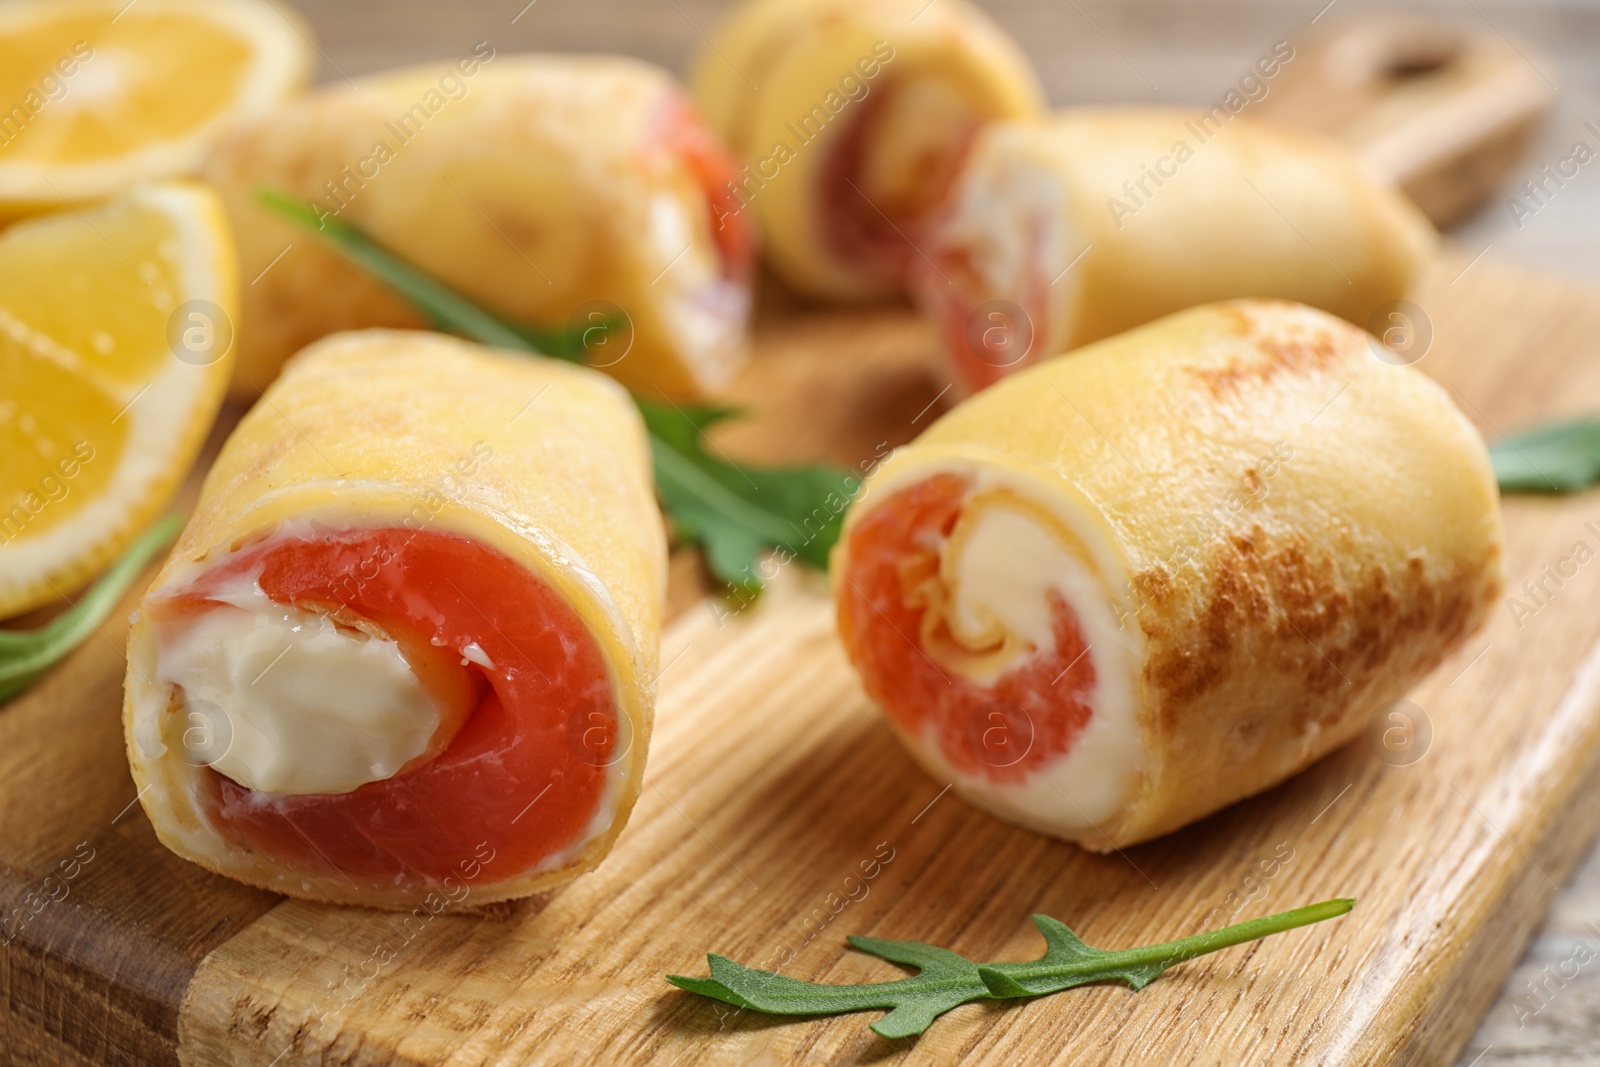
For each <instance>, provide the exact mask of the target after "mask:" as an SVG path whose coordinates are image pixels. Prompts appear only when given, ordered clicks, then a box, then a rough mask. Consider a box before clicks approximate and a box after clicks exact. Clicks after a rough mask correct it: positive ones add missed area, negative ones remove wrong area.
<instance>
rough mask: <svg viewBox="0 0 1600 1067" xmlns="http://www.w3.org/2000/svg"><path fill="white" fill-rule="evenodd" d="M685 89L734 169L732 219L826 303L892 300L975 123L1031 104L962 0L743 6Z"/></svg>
mask: <svg viewBox="0 0 1600 1067" xmlns="http://www.w3.org/2000/svg"><path fill="white" fill-rule="evenodd" d="M693 84H694V93H695V99H696V101H697V102H698V103H699V105H700V108H701V110H702V112H704V114H705V115H706V117H707V119H708V120H709V121H710V122H711V124H712V125H713V126H714V127H715V128H716V129H717V131H718V132H719V133H720V134H722V136H723V137H724V138H725V139H726V140H727V142H728V144H729V145H730V146H732V148H733V150H734V151H735V152H736V153H737V154H738V155H739V156H740V157H741V159H742V160H743V161H744V163H745V166H744V169H743V170H742V171H741V172H740V173H739V175H738V176H737V177H736V178H735V180H734V183H733V186H732V190H731V191H732V194H733V200H734V204H733V207H732V210H731V211H730V215H729V221H733V220H735V219H737V218H739V217H743V216H753V217H754V218H755V219H757V220H759V226H758V227H757V228H758V230H759V232H760V234H761V240H762V248H763V251H764V253H765V255H766V257H767V259H768V261H769V262H770V264H771V265H772V267H773V268H774V269H775V270H776V271H777V273H778V275H779V276H780V277H782V278H783V280H784V281H785V282H786V283H788V284H789V285H790V286H791V287H792V288H794V289H795V290H797V291H799V292H802V293H805V294H808V295H813V296H819V297H828V298H834V299H862V298H872V297H880V296H884V295H888V294H893V293H898V292H900V291H902V289H903V287H904V280H905V271H906V268H907V266H908V264H909V262H910V260H911V259H912V258H913V257H915V256H916V254H917V253H916V252H915V250H914V248H913V245H912V243H911V242H913V241H917V240H919V237H918V233H919V231H920V230H921V227H922V225H923V223H924V221H925V220H926V219H927V218H928V216H929V214H930V213H931V212H932V211H933V210H934V209H935V208H937V207H938V205H939V204H940V203H941V201H943V199H944V197H945V195H946V194H947V192H948V191H949V185H950V182H951V181H952V179H953V178H954V177H955V174H956V172H957V170H958V169H959V167H960V164H961V160H962V158H963V156H964V155H965V154H966V152H967V149H968V147H969V146H970V144H971V142H972V139H973V137H974V136H975V135H976V134H977V131H978V129H979V127H980V126H981V125H982V124H984V123H985V122H988V121H990V120H993V119H998V118H1009V117H1016V116H1027V115H1034V114H1037V113H1038V112H1039V110H1040V109H1041V107H1042V106H1043V104H1042V99H1043V97H1042V93H1041V91H1040V89H1039V86H1038V82H1037V80H1036V79H1035V77H1034V74H1033V71H1032V69H1031V68H1030V67H1029V66H1028V61H1027V59H1026V58H1025V57H1024V56H1023V54H1022V52H1021V50H1020V49H1018V47H1017V46H1016V44H1015V43H1014V42H1013V41H1012V40H1011V39H1010V38H1008V37H1007V36H1006V35H1005V34H1004V33H1003V32H1002V31H1001V30H1000V29H999V27H997V26H996V25H995V24H994V23H993V22H991V21H990V20H989V18H988V16H987V15H985V14H984V13H983V12H982V11H980V10H979V9H978V8H976V7H973V6H972V5H970V4H968V3H965V2H963V0H939V2H938V3H935V4H928V3H926V2H925V0H753V2H751V3H747V4H745V5H744V6H742V7H740V8H738V9H736V10H735V11H734V13H733V15H732V16H731V17H730V18H729V19H728V21H727V22H726V24H725V25H724V26H723V27H722V29H721V31H720V32H719V33H718V35H717V37H716V39H715V42H714V46H713V47H712V48H710V49H708V50H706V51H705V52H704V53H702V55H701V57H700V60H699V63H698V65H697V67H696V71H695V75H694V78H693Z"/></svg>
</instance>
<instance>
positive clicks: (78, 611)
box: [0, 515, 183, 700]
mask: <svg viewBox="0 0 1600 1067" xmlns="http://www.w3.org/2000/svg"><path fill="white" fill-rule="evenodd" d="M182 528H183V517H182V516H181V515H168V516H167V517H166V518H164V519H161V520H160V521H159V522H157V523H156V524H155V525H154V526H151V527H150V528H149V529H148V530H146V531H145V532H144V533H142V534H140V535H139V537H138V538H137V539H136V540H135V541H134V542H133V544H131V545H129V546H128V548H127V551H125V552H123V554H122V556H121V557H120V558H119V559H118V560H117V561H116V562H115V563H113V564H112V565H111V567H110V569H109V570H107V571H106V572H105V573H104V574H103V575H101V576H100V579H99V580H98V581H96V582H95V583H94V585H93V586H91V587H90V588H89V591H88V592H86V593H85V594H84V595H83V596H82V597H80V598H79V599H78V602H77V603H76V604H72V605H69V606H68V608H67V609H66V610H64V611H62V612H61V614H59V615H57V616H56V617H55V618H53V619H51V620H50V621H49V622H48V623H46V624H45V625H43V626H41V627H39V628H37V629H34V630H0V700H9V699H11V698H12V697H13V696H16V695H17V694H18V693H20V692H22V691H23V690H24V689H26V688H28V686H30V685H32V684H33V683H34V682H35V681H37V680H38V678H39V676H40V675H42V674H43V673H44V672H45V671H46V670H47V669H49V668H50V667H51V666H52V665H53V664H55V663H56V662H58V661H59V660H61V659H62V657H64V656H66V654H67V653H69V652H71V651H72V650H73V649H74V648H77V647H78V645H79V644H81V643H82V642H83V640H84V638H86V637H88V636H89V635H90V634H91V633H93V632H94V629H95V627H97V626H99V625H100V623H101V622H103V621H104V620H105V617H106V616H107V615H108V614H110V613H111V609H112V608H114V607H116V606H117V603H118V602H119V601H121V599H122V597H123V594H125V593H126V592H127V591H128V587H129V586H130V585H132V584H133V580H134V579H135V578H137V577H138V576H139V573H140V572H141V571H143V570H144V568H145V566H146V565H147V564H148V563H149V562H150V561H151V560H152V559H153V558H155V556H156V555H157V554H158V553H159V552H161V550H162V549H164V548H166V547H167V545H169V544H170V543H171V542H172V539H173V538H175V537H177V536H178V531H179V530H181V529H182Z"/></svg>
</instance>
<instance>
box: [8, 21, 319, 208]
mask: <svg viewBox="0 0 1600 1067" xmlns="http://www.w3.org/2000/svg"><path fill="white" fill-rule="evenodd" d="M311 47H312V46H311V39H310V37H309V36H307V35H306V31H305V29H304V28H303V26H302V25H301V23H300V21H299V19H298V18H297V17H296V16H294V15H292V14H290V13H288V12H287V11H285V10H283V9H281V8H279V7H276V6H275V5H273V4H271V3H268V2H266V0H131V2H130V0H6V2H0V216H9V217H15V216H17V215H21V214H26V213H29V212H34V211H40V210H47V209H49V208H51V207H54V206H58V205H62V204H70V203H78V204H80V206H81V204H82V203H83V202H85V201H90V200H95V199H99V198H102V197H106V196H109V195H111V194H113V193H115V192H117V191H118V190H120V189H123V188H126V187H127V186H128V185H130V184H132V183H133V182H135V181H139V180H143V179H150V178H167V177H173V176H177V175H184V174H188V173H190V172H192V171H194V170H195V169H196V168H198V167H199V165H200V162H201V159H202V158H203V156H204V155H205V152H206V150H207V149H208V148H209V146H210V144H211V142H212V140H213V139H214V138H215V137H216V136H217V135H218V134H219V133H220V132H221V131H222V130H223V129H224V128H225V127H226V126H228V125H230V124H232V123H233V122H235V121H237V120H239V119H240V118H243V117H246V116H250V115H254V114H256V113H259V112H260V111H262V110H264V109H266V108H268V107H270V106H271V105H273V104H274V103H276V102H277V101H279V100H281V99H283V98H284V97H285V96H287V95H288V94H289V93H291V92H293V91H294V90H296V89H298V88H299V87H300V86H302V85H303V84H304V83H305V82H306V80H307V78H308V76H309V73H310V69H311V63H310V51H311Z"/></svg>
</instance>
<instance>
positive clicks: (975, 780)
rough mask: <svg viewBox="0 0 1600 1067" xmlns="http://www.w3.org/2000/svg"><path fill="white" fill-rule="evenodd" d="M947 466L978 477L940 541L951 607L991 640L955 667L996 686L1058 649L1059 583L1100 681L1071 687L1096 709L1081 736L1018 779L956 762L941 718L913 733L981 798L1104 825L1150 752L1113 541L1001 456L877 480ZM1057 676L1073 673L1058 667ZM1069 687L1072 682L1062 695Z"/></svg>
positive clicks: (976, 638)
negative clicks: (1109, 549)
mask: <svg viewBox="0 0 1600 1067" xmlns="http://www.w3.org/2000/svg"><path fill="white" fill-rule="evenodd" d="M939 473H954V474H958V475H961V476H964V477H966V478H968V479H969V480H970V482H971V485H972V488H971V490H970V492H969V495H968V497H967V502H966V505H965V507H964V510H963V514H962V516H961V518H960V519H959V520H958V521H957V524H956V528H955V529H954V530H952V532H951V535H950V536H949V537H948V538H945V539H944V540H943V542H942V544H941V545H940V563H939V567H940V580H941V582H942V583H943V585H944V587H945V590H946V593H945V596H944V602H943V604H942V611H943V613H944V617H945V621H946V623H947V625H948V629H949V633H950V634H951V636H952V637H954V638H955V639H956V640H957V641H958V642H959V643H961V644H963V645H967V647H968V648H969V649H972V650H982V649H989V650H991V651H990V654H989V655H987V656H980V657H976V658H974V659H972V660H964V661H961V662H957V663H954V664H951V663H946V664H945V665H944V666H946V667H947V668H948V667H951V666H954V667H956V668H957V669H959V670H960V672H961V673H962V674H963V675H964V676H965V677H966V678H967V679H968V680H969V681H971V682H973V683H976V684H978V685H981V686H986V687H988V686H992V685H993V684H994V682H995V681H996V680H997V679H998V678H999V677H1000V676H1001V675H1003V674H1004V673H1006V672H1007V671H1009V670H1011V669H1013V668H1015V667H1017V666H1019V665H1020V664H1021V663H1023V662H1024V661H1025V660H1026V659H1027V658H1029V657H1032V656H1036V655H1039V654H1047V653H1053V652H1054V651H1055V633H1054V622H1055V620H1054V615H1053V612H1052V610H1051V605H1050V600H1051V596H1052V594H1053V595H1055V596H1059V597H1060V598H1061V600H1062V601H1064V602H1065V604H1066V605H1067V606H1068V607H1069V608H1070V609H1071V610H1072V613H1073V615H1074V616H1075V617H1076V620H1077V624H1078V627H1079V630H1080V632H1081V633H1082V635H1083V639H1084V643H1085V646H1086V648H1085V652H1084V654H1085V656H1086V657H1088V658H1089V659H1090V661H1091V662H1092V664H1093V666H1094V673H1095V681H1094V684H1093V686H1092V687H1091V688H1090V690H1089V691H1088V692H1087V693H1076V694H1071V695H1072V696H1074V697H1075V698H1076V699H1079V700H1083V701H1085V702H1086V703H1087V704H1088V705H1089V707H1090V709H1091V714H1090V717H1089V720H1088V723H1087V724H1086V725H1085V726H1084V728H1083V729H1082V731H1081V732H1080V733H1079V734H1078V736H1077V738H1076V739H1075V740H1074V741H1073V744H1072V746H1071V747H1070V748H1069V749H1068V750H1067V751H1066V752H1065V753H1064V754H1062V755H1060V756H1058V757H1056V758H1055V759H1053V760H1051V761H1049V762H1048V763H1045V764H1043V765H1042V766H1039V767H1038V768H1036V769H1034V770H1033V771H1032V772H1031V773H1030V774H1029V775H1028V776H1027V777H1026V778H1024V779H1023V780H1022V781H1019V782H996V781H993V780H991V779H990V778H989V777H988V775H987V774H986V773H984V771H983V770H982V769H980V770H978V771H976V772H974V773H965V772H962V771H959V770H957V769H956V768H955V767H954V766H952V765H951V763H950V761H949V760H948V759H946V758H945V756H944V754H943V752H942V750H941V748H940V737H939V733H938V730H937V728H936V726H935V725H933V724H930V726H929V728H928V729H927V730H925V731H924V732H923V733H922V734H921V735H918V736H912V737H910V738H909V740H910V741H911V743H912V745H913V747H914V749H915V750H916V752H917V754H918V756H919V758H920V759H921V760H922V761H923V763H924V764H925V765H926V766H928V767H929V769H930V770H932V771H933V772H934V773H935V774H936V775H939V776H941V777H943V779H944V780H945V781H948V782H951V783H953V784H954V785H955V787H956V789H957V791H958V792H960V793H961V794H962V795H964V796H965V797H967V798H968V799H969V800H971V801H972V802H973V803H975V804H977V805H978V806H980V807H982V808H984V809H986V810H989V811H992V812H994V813H995V814H997V815H1000V816H1001V817H1003V818H1006V819H1009V820H1011V821H1013V822H1016V823H1020V824H1022V825H1024V826H1028V827H1030V828H1033V829H1037V830H1040V831H1043V832H1045V833H1050V834H1055V835H1057V836H1061V837H1068V838H1084V837H1096V836H1099V835H1100V834H1103V833H1104V832H1105V831H1104V830H1102V829H1101V828H1102V827H1106V828H1109V827H1110V825H1111V824H1112V823H1114V822H1115V820H1116V819H1117V818H1118V817H1119V816H1120V815H1122V814H1123V812H1124V811H1125V810H1126V808H1127V807H1128V805H1129V804H1130V803H1131V802H1132V801H1133V799H1134V798H1135V796H1136V794H1137V791H1138V788H1139V785H1140V779H1141V775H1142V772H1143V769H1144V763H1145V760H1144V741H1143V737H1142V734H1141V731H1140V726H1139V719H1138V705H1137V695H1136V689H1135V684H1134V678H1135V671H1136V665H1137V663H1138V662H1139V659H1140V657H1141V650H1140V648H1139V642H1138V638H1137V637H1136V636H1135V635H1134V634H1132V633H1131V632H1130V631H1129V630H1125V629H1123V628H1121V627H1120V626H1119V625H1118V622H1117V618H1116V615H1115V613H1114V612H1113V610H1112V607H1111V599H1110V596H1109V594H1108V588H1109V585H1108V579H1112V580H1114V575H1111V574H1108V573H1107V572H1106V569H1105V568H1106V563H1105V562H1104V561H1103V560H1102V559H1101V558H1100V557H1102V556H1103V555H1104V551H1105V550H1104V546H1099V545H1097V543H1096V542H1097V541H1099V540H1100V538H1099V537H1098V535H1096V534H1095V533H1094V532H1093V531H1092V530H1091V529H1090V528H1089V527H1088V525H1087V523H1085V522H1084V521H1083V520H1082V519H1081V518H1079V517H1077V516H1076V513H1075V510H1074V509H1073V508H1072V507H1071V506H1070V505H1069V504H1068V503H1067V501H1065V500H1054V499H1051V496H1050V494H1048V493H1046V492H1045V491H1043V487H1041V486H1040V485H1039V484H1038V483H1037V482H1035V481H1034V480H1032V479H1029V478H1026V477H1024V476H1021V475H1015V474H1012V473H1011V472H1006V471H1002V470H998V469H995V468H993V467H988V466H971V467H968V466H965V465H961V466H944V467H942V468H940V467H930V466H920V465H919V466H918V467H917V468H916V469H915V470H913V471H906V470H901V471H899V472H897V473H896V475H895V477H894V484H893V485H892V486H890V485H878V486H874V489H873V491H874V493H883V494H885V496H887V495H888V494H890V493H892V492H893V491H894V490H895V489H898V488H903V487H905V486H906V485H909V484H912V483H913V482H918V481H921V480H923V479H925V478H929V477H933V476H935V475H937V474H939ZM879 499H883V497H880V498H879ZM1097 548H1098V549H1100V550H1099V551H1096V549H1097ZM925 621H926V616H925ZM968 642H971V643H970V644H968ZM1067 666H1069V667H1070V666H1071V664H1068V665H1067ZM1052 684H1061V685H1065V684H1067V683H1066V682H1065V681H1064V679H1062V678H1058V679H1057V680H1056V682H1055V683H1052ZM1068 695H1069V694H1068V693H1067V692H1066V691H1063V693H1062V697H1063V699H1065V698H1066V697H1067V696H1068Z"/></svg>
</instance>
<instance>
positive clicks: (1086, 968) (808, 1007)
mask: <svg viewBox="0 0 1600 1067" xmlns="http://www.w3.org/2000/svg"><path fill="white" fill-rule="evenodd" d="M1355 904H1356V902H1355V901H1354V900H1351V899H1347V898H1346V899H1339V900H1326V901H1323V902H1322V903H1320V904H1312V905H1309V906H1307V907H1304V908H1296V909H1295V910H1293V911H1285V912H1280V913H1278V914H1277V915H1269V916H1266V917H1265V918H1261V919H1251V920H1250V921H1248V922H1242V923H1237V924H1235V925H1233V926H1227V927H1223V928H1222V929H1220V930H1213V931H1211V932H1209V933H1204V934H1197V935H1195V936H1194V937H1186V938H1182V939H1181V940H1177V941H1165V942H1162V943H1161V944H1157V945H1146V946H1144V947H1142V948H1132V949H1100V948H1094V947H1092V946H1090V945H1086V944H1084V943H1083V941H1082V940H1081V939H1079V937H1078V936H1077V935H1076V934H1074V933H1073V932H1072V931H1071V930H1070V929H1068V928H1067V926H1066V925H1065V924H1063V923H1061V922H1059V921H1057V920H1055V919H1052V918H1051V917H1050V916H1048V915H1035V916H1034V917H1033V922H1034V925H1035V926H1037V927H1038V928H1039V932H1040V933H1041V934H1043V935H1044V940H1045V953H1044V955H1043V956H1041V957H1040V958H1039V959H1037V960H1026V961H1022V962H1017V963H986V964H979V963H974V962H973V961H971V960H969V959H967V958H966V957H964V956H959V955H957V954H956V953H954V952H951V951H949V950H948V949H942V948H936V947H934V946H933V945H928V944H924V943H923V942H921V941H885V940H881V939H879V938H873V937H852V938H850V939H849V941H850V944H851V946H852V947H854V948H856V949H859V950H860V951H862V952H866V953H869V954H871V955H874V956H877V957H879V958H881V959H886V960H889V961H890V962H892V963H902V964H906V965H907V966H911V967H916V968H917V969H918V973H917V974H915V975H913V976H911V977H909V978H901V979H899V980H897V981H892V982H867V983H862V984H859V985H826V984H823V983H819V982H803V981H800V980H799V979H796V978H788V977H785V976H784V975H781V974H775V973H773V972H772V971H763V970H759V969H757V968H754V967H745V966H743V965H742V964H739V963H735V962H734V961H733V960H730V959H728V958H727V957H726V956H718V955H716V954H711V955H708V956H707V957H706V959H707V961H708V962H709V963H710V965H711V976H710V977H709V978H692V977H686V976H684V975H679V974H669V975H667V981H669V982H671V983H672V984H673V985H675V986H677V987H678V988H679V989H687V990H688V991H689V992H691V993H698V994H700V995H701V996H705V997H710V998H712V999H713V1000H720V1001H722V1002H724V1003H727V1004H732V1005H734V1006H736V1007H739V1008H748V1009H750V1010H751V1011H759V1012H763V1013H765V1014H768V1015H838V1014H842V1013H845V1012H855V1011H868V1010H871V1009H874V1008H890V1009H892V1010H891V1011H890V1012H889V1014H888V1015H885V1016H884V1017H883V1018H881V1019H879V1020H877V1021H876V1022H874V1023H872V1024H871V1025H872V1030H873V1032H874V1033H876V1034H878V1035H879V1036H880V1037H889V1038H896V1037H910V1036H912V1035H914V1034H920V1033H922V1032H923V1031H924V1030H926V1029H927V1028H928V1027H929V1026H930V1025H931V1024H932V1023H933V1021H934V1020H935V1019H936V1018H938V1017H939V1016H940V1015H943V1014H944V1013H945V1012H947V1011H949V1010H950V1009H951V1008H954V1007H957V1006H958V1005H961V1004H966V1003H969V1002H971V1001H974V1000H1006V999H1015V998H1021V997H1033V996H1040V995H1042V994H1045V993H1056V992H1060V991H1061V990H1064V989H1071V988H1072V987H1074V986H1080V985H1085V984H1087V983H1090V982H1106V981H1120V982H1126V983H1127V984H1128V985H1130V986H1132V987H1133V988H1134V989H1136V990H1137V989H1143V988H1144V987H1145V986H1146V985H1148V984H1149V983H1150V982H1151V981H1153V980H1154V979H1155V978H1156V976H1157V975H1159V974H1161V972H1162V971H1165V970H1166V969H1167V968H1169V967H1172V966H1173V965H1175V964H1178V963H1182V962H1183V961H1185V960H1191V959H1194V958H1195V957H1196V956H1203V955H1205V954H1207V953H1210V952H1216V951H1217V950H1219V949H1224V948H1228V947H1230V946H1232V945H1239V944H1243V943H1245V942H1247V941H1256V940H1259V939H1261V938H1263V937H1267V936H1268V935H1270V934H1276V933H1281V932H1282V931H1284V930H1292V929H1294V928H1295V927H1298V926H1308V925H1310V924H1311V923H1317V922H1322V921H1323V920H1325V919H1332V918H1336V917H1337V916H1340V915H1344V914H1345V913H1347V912H1348V911H1349V910H1350V909H1351V908H1353V907H1355Z"/></svg>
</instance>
